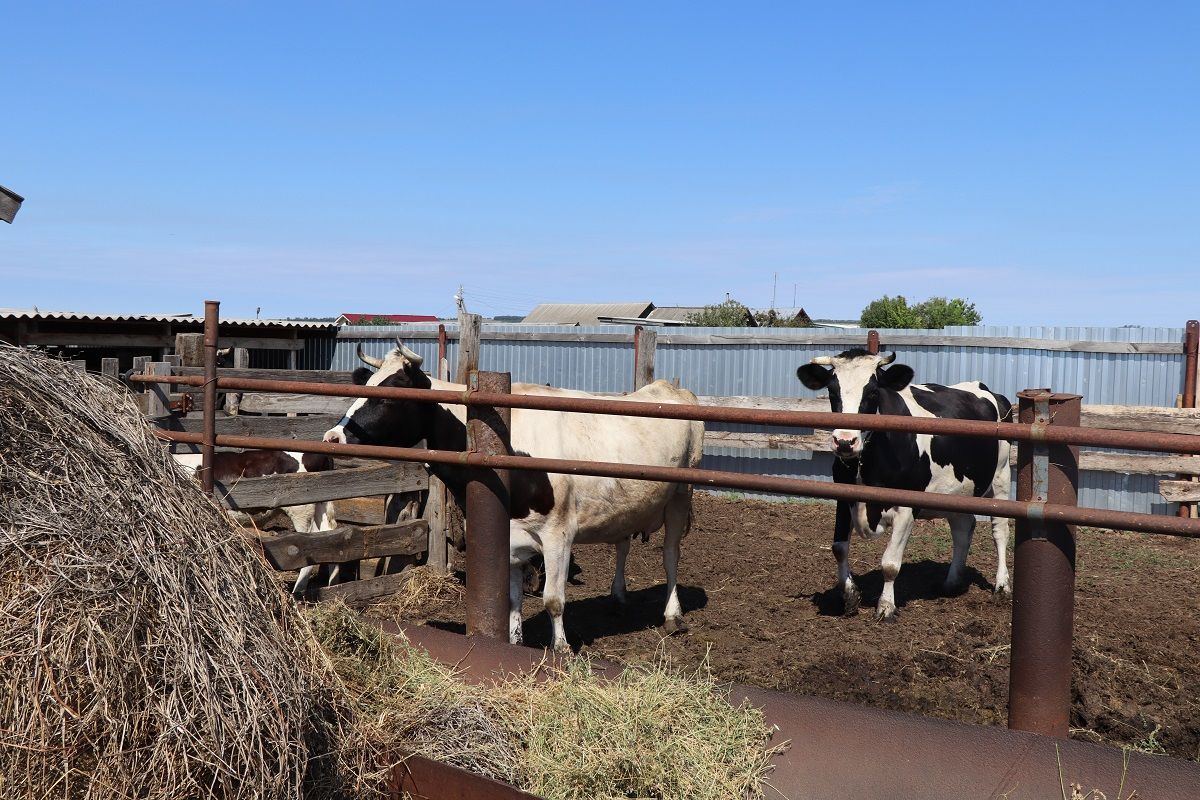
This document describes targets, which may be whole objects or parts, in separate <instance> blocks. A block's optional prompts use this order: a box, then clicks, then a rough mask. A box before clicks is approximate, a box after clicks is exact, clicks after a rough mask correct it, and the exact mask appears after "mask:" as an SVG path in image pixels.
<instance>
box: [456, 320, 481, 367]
mask: <svg viewBox="0 0 1200 800" xmlns="http://www.w3.org/2000/svg"><path fill="white" fill-rule="evenodd" d="M482 332H483V317H481V316H479V315H478V314H466V313H460V314H459V315H458V366H457V367H456V368H455V370H454V382H455V383H463V384H465V383H466V382H467V375H468V374H469V373H470V372H471V370H476V369H479V340H480V334H481V333H482Z"/></svg>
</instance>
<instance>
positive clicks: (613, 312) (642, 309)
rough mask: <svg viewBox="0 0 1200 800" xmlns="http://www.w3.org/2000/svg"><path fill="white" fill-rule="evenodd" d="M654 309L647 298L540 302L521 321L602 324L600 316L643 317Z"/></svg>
mask: <svg viewBox="0 0 1200 800" xmlns="http://www.w3.org/2000/svg"><path fill="white" fill-rule="evenodd" d="M653 310H654V304H653V303H651V302H650V301H649V300H642V301H638V302H629V303H542V304H541V305H539V306H537V307H536V308H534V309H533V311H530V312H529V314H528V315H527V316H526V317H525V319H524V320H523V322H525V323H531V324H538V325H602V324H604V323H603V322H602V321H601V319H600V318H601V317H610V318H611V317H624V318H633V319H643V318H645V316H646V315H647V314H649V313H650V312H651V311H653Z"/></svg>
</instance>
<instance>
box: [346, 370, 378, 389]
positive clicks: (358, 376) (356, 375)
mask: <svg viewBox="0 0 1200 800" xmlns="http://www.w3.org/2000/svg"><path fill="white" fill-rule="evenodd" d="M374 374H375V373H374V372H372V371H371V370H369V369H367V368H366V367H359V368H358V369H356V370H354V372H353V373H352V374H351V376H350V380H352V381H354V382H355V383H356V384H358V385H359V386H366V385H367V381H369V380H371V376H372V375H374Z"/></svg>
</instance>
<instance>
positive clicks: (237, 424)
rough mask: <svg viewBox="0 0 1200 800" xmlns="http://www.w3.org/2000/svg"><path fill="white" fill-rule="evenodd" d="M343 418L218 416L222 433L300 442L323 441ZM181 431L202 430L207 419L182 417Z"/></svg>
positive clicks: (218, 423)
mask: <svg viewBox="0 0 1200 800" xmlns="http://www.w3.org/2000/svg"><path fill="white" fill-rule="evenodd" d="M339 419H341V417H340V415H337V414H316V415H313V416H310V417H249V416H246V415H245V414H240V415H237V416H224V417H223V416H218V417H217V434H218V435H219V436H261V437H264V438H268V439H296V440H298V441H310V442H312V441H320V440H321V437H322V436H324V435H325V431H327V430H329V429H330V428H332V427H333V426H334V425H336V424H337V421H338V420H339ZM178 430H182V431H188V432H189V433H201V432H203V430H204V421H203V420H202V419H199V418H195V417H193V418H188V419H181V420H179V427H178Z"/></svg>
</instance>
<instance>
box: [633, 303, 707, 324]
mask: <svg viewBox="0 0 1200 800" xmlns="http://www.w3.org/2000/svg"><path fill="white" fill-rule="evenodd" d="M703 310H704V306H658V307H657V308H655V309H654V310H653V311H651V312H650V315H649V316H648V317H646V319H665V320H671V321H673V322H687V321H688V318H689V317H691V316H694V315H696V314H699V313H700V312H701V311H703Z"/></svg>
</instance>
